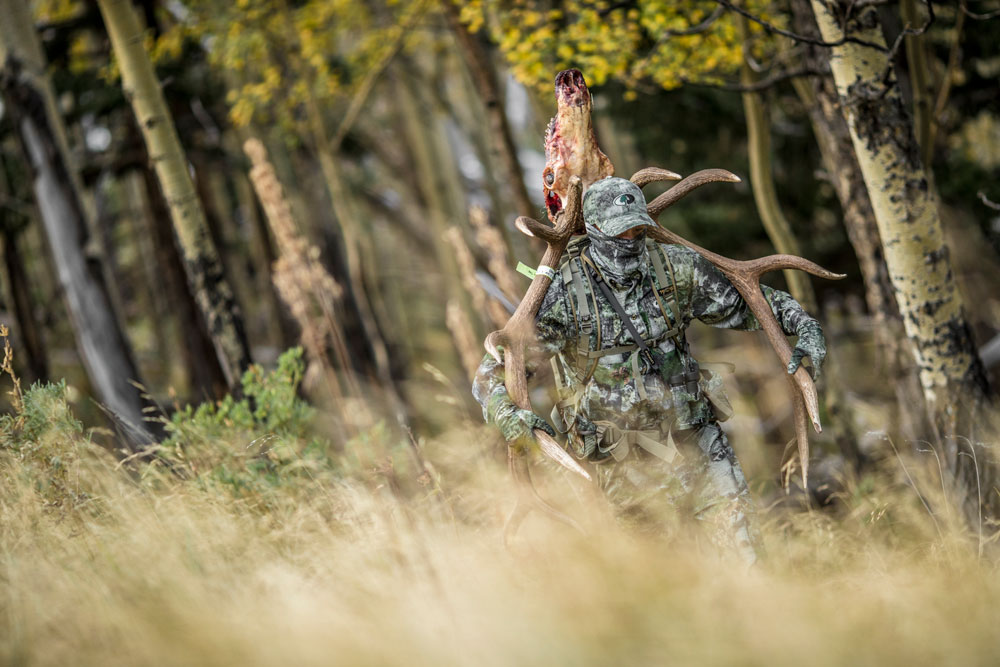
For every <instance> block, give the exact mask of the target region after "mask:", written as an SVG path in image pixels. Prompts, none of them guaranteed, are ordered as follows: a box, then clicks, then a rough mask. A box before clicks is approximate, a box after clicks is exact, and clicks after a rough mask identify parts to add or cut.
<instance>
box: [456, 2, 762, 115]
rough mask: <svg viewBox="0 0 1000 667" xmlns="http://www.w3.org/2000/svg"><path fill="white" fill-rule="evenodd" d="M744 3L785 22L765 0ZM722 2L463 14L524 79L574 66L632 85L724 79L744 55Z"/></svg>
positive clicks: (489, 5)
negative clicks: (719, 12) (721, 5)
mask: <svg viewBox="0 0 1000 667" xmlns="http://www.w3.org/2000/svg"><path fill="white" fill-rule="evenodd" d="M745 4H746V6H747V8H748V9H749V10H750V11H752V12H754V13H755V14H756V15H758V16H761V17H763V18H765V19H767V20H773V21H774V22H778V23H780V19H772V16H771V12H770V11H769V8H770V5H771V3H769V2H767V1H766V0H764V1H762V0H753V1H752V2H747V3H745ZM718 10H719V5H718V4H716V3H714V2H701V1H698V0H685V1H684V2H673V1H671V0H640V1H639V2H634V3H614V2H608V1H607V0H571V1H570V2H563V3H550V2H527V1H524V0H519V1H518V2H500V1H498V0H474V1H473V2H469V3H465V5H464V6H463V9H462V17H463V20H465V21H466V22H467V23H468V25H469V27H470V28H471V29H473V30H479V29H481V28H484V29H486V30H487V31H488V33H489V35H490V37H491V38H492V39H493V41H495V42H496V43H497V44H498V45H499V47H500V49H501V51H503V53H504V54H505V55H506V57H507V60H508V62H509V64H510V66H511V71H512V72H513V73H514V75H515V76H516V77H518V79H520V80H521V81H522V82H523V83H525V84H526V85H531V86H535V87H537V88H539V89H543V88H547V87H548V86H550V85H551V79H552V74H553V72H557V71H559V70H562V69H566V68H567V67H576V68H578V69H580V70H582V71H583V72H585V73H586V76H587V81H588V82H589V83H591V84H592V85H597V86H600V85H602V84H603V83H605V82H607V81H609V80H618V81H621V82H623V83H625V84H626V85H627V86H628V87H629V88H630V89H634V88H636V87H641V86H643V85H648V84H649V83H650V82H651V83H653V84H655V85H657V86H660V87H662V88H665V89H671V88H676V87H678V86H679V85H681V84H682V83H684V82H685V81H690V80H697V81H701V82H706V83H710V82H719V81H720V80H722V78H723V77H724V76H726V75H727V74H731V73H732V72H733V71H734V70H735V69H736V68H738V67H739V65H740V63H741V62H742V61H743V52H742V44H741V41H740V37H739V34H738V30H737V27H736V23H735V19H734V17H733V16H732V15H731V14H726V15H722V16H718V15H717V14H716V12H717V11H718ZM716 16H718V18H716ZM702 28H703V29H702ZM683 33H690V34H683ZM627 94H628V96H630V97H634V96H635V95H636V92H635V91H634V90H629V92H628V93H627Z"/></svg>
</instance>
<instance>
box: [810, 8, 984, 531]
mask: <svg viewBox="0 0 1000 667" xmlns="http://www.w3.org/2000/svg"><path fill="white" fill-rule="evenodd" d="M846 4H847V3H842V2H837V1H833V0H828V1H824V0H812V7H813V11H814V13H815V15H816V22H817V24H818V26H819V28H820V32H821V34H822V36H823V39H824V40H825V41H828V42H836V41H839V40H841V39H842V38H843V36H844V30H845V28H844V27H843V26H842V21H841V18H840V17H841V16H842V15H843V10H844V9H845V5H846ZM846 30H847V31H848V34H849V35H850V36H851V37H853V38H857V39H860V40H864V41H866V42H869V43H872V44H876V45H879V46H881V47H883V49H884V47H885V39H884V37H883V35H882V30H881V26H880V25H879V21H878V15H877V13H876V11H875V10H874V8H872V7H867V8H864V9H862V10H860V11H856V12H855V13H854V15H853V16H852V18H851V20H850V21H849V22H848V24H847V26H846ZM832 51H833V52H832V58H831V61H830V64H831V69H832V71H833V78H834V81H835V82H836V85H837V92H838V94H839V96H840V101H841V105H842V107H843V109H844V112H845V114H846V117H847V123H848V127H849V128H850V133H851V141H852V143H853V144H854V150H855V152H856V154H857V158H858V163H859V165H860V167H861V172H862V175H863V176H864V180H865V185H866V187H867V190H868V194H869V197H870V199H871V203H872V209H873V211H874V214H875V220H876V223H877V225H878V229H879V235H880V236H881V239H882V247H883V250H884V256H885V263H886V266H887V268H888V270H889V278H890V280H891V281H892V285H893V288H894V291H895V296H896V301H897V303H898V305H899V311H900V314H901V315H902V317H903V325H904V327H905V330H906V335H907V337H908V338H909V339H910V341H911V342H912V343H913V345H912V349H913V354H914V356H915V359H916V366H917V368H918V371H919V378H920V384H921V387H922V389H923V393H924V397H925V399H926V401H927V405H928V408H929V410H930V413H931V417H932V419H933V422H934V426H935V427H936V430H937V433H936V439H937V440H938V441H939V442H940V443H942V444H944V445H945V453H946V456H945V459H946V464H947V467H948V468H949V471H950V472H951V473H952V475H953V476H954V481H955V482H956V483H958V484H959V485H961V486H963V487H964V488H961V489H958V492H959V494H960V495H961V494H964V497H961V499H960V500H961V503H962V505H963V508H964V509H965V511H966V516H967V517H968V518H970V519H973V520H974V519H975V518H976V517H977V516H978V514H979V512H978V510H979V503H978V502H977V492H978V489H979V488H980V486H981V488H982V495H983V497H984V499H985V498H986V497H987V496H988V495H992V494H991V492H990V491H989V490H990V486H989V484H988V483H987V481H988V480H989V479H991V478H992V475H988V474H987V473H988V472H989V470H987V468H989V467H990V466H988V464H985V462H984V459H985V458H987V457H982V456H979V457H977V458H978V459H979V460H978V462H977V463H974V462H973V460H972V457H971V456H969V454H973V453H974V452H970V451H969V449H970V447H972V445H971V444H970V443H972V442H974V441H975V438H974V431H975V426H976V423H975V422H976V418H977V415H978V412H979V410H978V408H979V407H980V405H981V404H982V401H983V399H984V397H986V396H987V395H988V393H989V386H988V383H987V381H986V377H985V374H984V372H983V367H982V364H981V362H980V360H979V357H978V356H977V354H976V350H975V346H974V343H973V340H972V337H971V332H970V330H969V326H968V323H967V322H966V319H965V315H964V313H963V307H962V299H961V295H960V294H959V292H958V289H957V286H956V284H955V280H954V274H953V273H952V269H951V260H950V258H949V251H948V246H947V245H946V244H945V241H944V235H943V233H942V229H941V220H940V217H939V213H938V208H937V202H936V201H935V199H934V195H933V192H932V188H930V187H929V185H928V181H927V178H926V175H925V173H924V169H923V165H922V164H921V160H920V151H919V146H918V144H917V141H916V137H915V136H914V129H913V123H912V120H911V118H910V116H909V114H908V113H907V111H906V108H905V106H904V104H903V101H902V97H901V95H900V91H899V87H898V85H897V83H896V79H895V77H894V75H893V74H892V73H891V70H890V63H889V62H888V58H887V50H878V49H875V48H871V47H869V46H864V45H861V44H856V43H850V42H849V43H845V44H843V45H841V46H837V47H833V50H832ZM887 73H889V76H888V77H887V76H886V74H887ZM963 452H964V453H965V454H966V455H965V456H963V455H961V454H962V453H963ZM975 465H978V466H979V467H980V468H981V470H979V471H977V470H976V469H975V467H974V466H975ZM977 475H979V479H978V480H977Z"/></svg>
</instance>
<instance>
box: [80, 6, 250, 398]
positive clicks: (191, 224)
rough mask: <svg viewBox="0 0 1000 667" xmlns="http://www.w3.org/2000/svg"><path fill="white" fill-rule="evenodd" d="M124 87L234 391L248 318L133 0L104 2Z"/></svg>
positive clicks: (244, 361)
mask: <svg viewBox="0 0 1000 667" xmlns="http://www.w3.org/2000/svg"><path fill="white" fill-rule="evenodd" d="M98 6H99V7H100V9H101V15H102V16H103V17H104V24H105V26H106V27H107V30H108V35H109V36H110V38H111V46H112V48H113V50H114V53H115V56H116V58H117V59H118V66H119V68H120V70H121V77H122V87H123V88H124V91H125V96H126V98H128V100H129V102H130V103H131V105H132V109H133V111H134V112H135V115H136V118H137V119H138V122H139V128H140V129H141V131H142V136H143V139H144V141H145V143H146V149H147V150H148V152H149V156H150V160H151V161H152V163H153V166H154V168H155V170H156V176H157V178H158V179H159V181H160V187H161V188H162V189H163V195H164V197H165V198H166V200H167V204H168V205H169V207H170V217H171V220H172V221H173V224H174V230H175V232H176V234H177V240H178V241H179V243H180V250H181V256H182V258H183V261H184V270H185V273H186V274H187V280H188V285H189V287H190V289H191V291H192V293H193V294H194V297H195V301H196V302H197V304H198V307H199V309H200V310H201V312H202V314H203V316H204V317H205V321H206V322H207V323H208V330H209V332H210V334H211V336H212V343H213V345H214V347H215V352H216V356H218V358H219V363H220V365H221V366H222V370H223V373H224V374H225V376H226V383H227V384H228V385H229V387H230V389H231V390H237V389H238V388H239V385H240V378H241V377H242V375H243V371H245V370H246V368H247V367H248V366H249V365H250V349H249V346H248V344H247V340H246V333H245V331H244V328H243V320H242V316H241V315H240V313H239V310H238V308H237V306H236V301H235V299H234V298H233V292H232V289H231V288H230V287H229V285H228V284H227V282H226V280H225V277H224V275H223V269H222V263H221V262H220V260H219V255H218V252H217V251H216V249H215V246H214V245H213V244H212V239H211V236H210V235H209V230H208V224H207V222H206V220H205V211H204V209H203V208H202V205H201V202H200V201H199V199H198V195H197V192H196V191H195V187H194V182H193V181H192V179H191V173H190V171H189V167H188V161H187V159H186V158H185V156H184V150H183V148H182V147H181V143H180V139H179V138H178V136H177V130H176V128H175V127H174V123H173V120H172V118H171V116H170V112H169V111H168V109H167V105H166V101H165V100H164V97H163V91H162V89H161V88H160V83H159V81H158V80H157V79H156V74H155V72H154V71H153V64H152V62H151V61H150V59H149V55H148V53H147V52H146V48H145V46H144V44H143V27H142V22H141V20H140V18H139V16H138V14H137V13H136V11H135V8H134V7H133V6H132V1H131V0H99V2H98Z"/></svg>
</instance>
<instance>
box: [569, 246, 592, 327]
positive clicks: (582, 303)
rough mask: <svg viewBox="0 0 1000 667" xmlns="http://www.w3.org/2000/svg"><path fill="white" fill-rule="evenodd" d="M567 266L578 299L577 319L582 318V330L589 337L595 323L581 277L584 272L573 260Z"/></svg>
mask: <svg viewBox="0 0 1000 667" xmlns="http://www.w3.org/2000/svg"><path fill="white" fill-rule="evenodd" d="M566 266H568V267H569V272H570V274H571V275H572V276H573V289H574V290H576V299H577V311H576V312H577V317H579V318H580V328H581V329H582V330H583V333H585V334H587V335H588V336H589V335H590V332H591V330H592V329H593V326H594V323H593V322H592V321H591V319H590V317H591V316H590V302H589V301H588V300H587V293H586V292H584V291H583V278H582V277H581V275H580V274H581V273H583V271H581V270H580V269H579V268H577V266H576V264H575V262H573V260H570V261H569V262H568V263H567V264H566ZM588 342H589V341H588Z"/></svg>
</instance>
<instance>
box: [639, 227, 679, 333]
mask: <svg viewBox="0 0 1000 667" xmlns="http://www.w3.org/2000/svg"><path fill="white" fill-rule="evenodd" d="M646 247H647V249H648V251H649V258H650V263H651V264H652V265H653V281H654V282H655V283H656V284H655V285H654V287H655V289H654V290H653V293H654V294H655V295H656V303H657V305H658V306H659V307H660V312H661V313H663V317H664V319H665V320H666V321H667V324H668V325H671V326H672V329H671V332H668V335H669V336H670V337H671V338H673V339H674V342H675V343H677V344H679V343H680V341H679V340H678V339H680V338H683V336H684V327H683V325H682V324H681V315H680V307H679V305H678V303H677V280H676V278H675V277H674V266H673V264H672V263H671V262H670V255H669V254H667V253H666V252H665V251H664V250H663V247H662V246H661V245H660V244H659V243H657V242H656V241H653V240H649V241H647V243H646ZM668 272H669V274H670V278H669V279H668V278H667V273H668ZM664 301H666V303H667V307H668V308H669V309H670V315H671V316H669V317H668V316H667V310H666V308H664V307H663V302H664Z"/></svg>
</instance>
